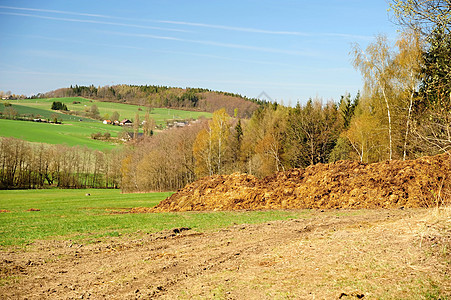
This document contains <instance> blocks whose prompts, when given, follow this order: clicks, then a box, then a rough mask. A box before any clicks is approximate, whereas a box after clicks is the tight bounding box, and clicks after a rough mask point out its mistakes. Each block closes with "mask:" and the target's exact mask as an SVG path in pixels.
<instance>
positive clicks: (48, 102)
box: [0, 97, 212, 125]
mask: <svg viewBox="0 0 451 300" xmlns="http://www.w3.org/2000/svg"><path fill="white" fill-rule="evenodd" d="M53 101H59V102H62V103H64V104H66V106H67V108H68V109H69V110H70V111H78V112H83V111H84V109H85V107H88V108H89V107H91V106H92V105H93V104H95V105H97V107H98V109H99V113H100V116H101V117H103V116H105V115H106V114H108V115H109V116H111V115H112V114H113V112H115V111H117V112H118V113H119V115H120V119H121V120H122V119H134V118H135V115H136V113H138V114H139V118H140V120H144V117H145V114H146V109H147V108H146V107H145V106H138V105H129V104H122V103H113V102H101V101H97V100H90V99H86V98H81V97H67V98H50V99H25V100H12V101H10V103H11V104H13V106H14V108H16V107H19V106H23V107H26V109H24V111H25V112H24V113H28V112H27V110H28V111H29V113H33V111H32V109H37V110H40V111H48V112H50V114H52V113H53V111H52V110H51V109H50V107H51V106H52V102H53ZM74 101H76V102H80V103H79V104H73V102H74ZM0 109H1V108H0ZM211 115H212V114H211V113H207V112H198V111H184V110H176V109H168V108H154V109H152V111H151V112H150V117H151V118H153V119H154V120H155V122H156V123H157V124H159V125H165V124H166V120H170V119H190V118H192V119H198V118H199V117H200V116H204V117H207V118H210V117H211ZM68 117H71V118H76V119H79V118H78V117H76V116H68Z"/></svg>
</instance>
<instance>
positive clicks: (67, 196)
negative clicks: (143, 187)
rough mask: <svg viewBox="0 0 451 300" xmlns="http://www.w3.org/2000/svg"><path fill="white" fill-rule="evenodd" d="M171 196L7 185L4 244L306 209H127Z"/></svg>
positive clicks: (295, 214) (219, 223)
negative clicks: (198, 210) (142, 212)
mask: <svg viewBox="0 0 451 300" xmlns="http://www.w3.org/2000/svg"><path fill="white" fill-rule="evenodd" d="M86 194H90V196H86ZM169 195H171V193H169V192H162V193H138V194H122V193H121V191H120V190H105V189H103V190H100V189H87V190H61V189H60V190H58V189H50V190H9V191H6V190H3V191H0V210H1V211H6V212H1V213H0V224H1V226H0V246H1V247H4V246H24V245H26V244H29V243H32V242H33V241H35V240H43V239H44V240H45V239H56V240H61V239H71V240H82V241H85V242H89V241H90V240H92V239H99V238H102V237H111V236H120V235H124V234H134V233H137V232H141V233H142V232H144V233H146V232H158V231H162V230H165V229H172V228H177V227H189V228H192V229H194V230H198V231H207V230H213V229H218V228H223V227H227V226H231V225H233V224H242V223H261V222H266V221H270V220H284V219H290V218H299V217H301V216H302V215H304V214H305V213H306V212H302V211H243V212H218V211H217V212H202V213H199V212H184V213H158V214H157V213H144V214H131V213H127V211H129V210H130V208H133V207H153V206H155V205H156V204H158V203H159V202H160V201H161V200H163V199H165V198H166V197H168V196H169ZM32 209H34V210H35V211H33V210H32ZM30 210H31V211H30ZM36 210H39V211H36Z"/></svg>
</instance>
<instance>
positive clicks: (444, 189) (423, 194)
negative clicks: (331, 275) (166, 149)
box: [136, 154, 451, 212]
mask: <svg viewBox="0 0 451 300" xmlns="http://www.w3.org/2000/svg"><path fill="white" fill-rule="evenodd" d="M450 199H451V155H450V154H442V155H437V156H433V157H422V158H419V159H416V160H411V161H386V162H380V163H374V164H364V163H359V162H355V161H339V162H336V163H331V164H317V165H313V166H310V167H308V168H306V169H293V170H289V171H285V172H278V173H276V174H274V175H273V176H269V177H265V178H263V179H261V180H260V179H258V178H256V177H254V176H251V175H246V174H238V173H236V174H232V175H216V176H211V177H206V178H203V179H200V180H198V181H196V182H194V183H192V184H189V185H187V186H186V187H185V188H184V189H182V190H179V191H178V192H177V193H175V194H173V195H172V196H171V197H169V198H167V199H166V200H164V201H162V202H161V203H160V204H158V205H157V206H156V207H155V209H153V210H152V211H156V212H169V211H191V210H192V211H202V210H240V209H299V208H402V207H415V208H416V207H431V206H438V205H442V204H445V203H444V202H446V201H448V202H449V200H450ZM136 210H137V211H139V209H136Z"/></svg>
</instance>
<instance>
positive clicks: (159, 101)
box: [33, 84, 266, 118]
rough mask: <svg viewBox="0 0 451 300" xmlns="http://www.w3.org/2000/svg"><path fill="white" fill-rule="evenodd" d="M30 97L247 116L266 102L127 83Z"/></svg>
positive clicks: (203, 91) (61, 90) (76, 86)
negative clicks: (223, 109) (222, 110)
mask: <svg viewBox="0 0 451 300" xmlns="http://www.w3.org/2000/svg"><path fill="white" fill-rule="evenodd" d="M33 97H34V98H60V97H85V98H89V99H96V100H100V101H107V102H119V103H128V104H134V105H142V106H147V107H149V108H155V107H159V108H162V107H165V108H177V109H185V110H196V111H206V112H214V111H216V110H218V109H221V108H225V109H226V111H227V112H228V113H229V114H230V115H233V114H235V111H236V113H238V116H239V117H241V118H249V117H250V116H251V115H252V113H253V112H254V111H255V110H256V109H257V108H258V106H260V105H263V104H265V103H266V102H265V101H263V100H260V99H255V98H247V97H244V96H241V95H239V94H234V93H228V92H221V91H212V90H209V89H203V88H189V87H187V88H184V89H183V88H176V87H167V86H157V85H127V84H118V85H112V86H103V87H100V86H98V87H95V86H94V85H90V86H78V85H75V86H70V87H69V88H61V89H58V90H54V91H51V92H47V93H44V94H38V95H35V96H33Z"/></svg>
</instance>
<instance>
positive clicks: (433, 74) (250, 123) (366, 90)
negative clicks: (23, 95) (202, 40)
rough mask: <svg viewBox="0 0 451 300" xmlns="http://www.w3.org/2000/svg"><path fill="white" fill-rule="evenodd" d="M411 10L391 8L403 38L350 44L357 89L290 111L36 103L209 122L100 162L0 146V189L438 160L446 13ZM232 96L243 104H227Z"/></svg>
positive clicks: (192, 101) (223, 101)
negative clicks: (201, 115) (206, 113)
mask: <svg viewBox="0 0 451 300" xmlns="http://www.w3.org/2000/svg"><path fill="white" fill-rule="evenodd" d="M422 3H423V2H417V1H402V0H394V1H392V2H391V9H392V11H393V14H394V15H395V17H396V20H397V22H398V23H399V25H400V28H401V29H402V32H401V33H400V35H399V38H398V39H397V40H396V41H395V42H391V41H390V40H388V39H387V38H386V37H385V36H384V35H379V36H377V37H376V38H375V39H374V41H372V42H371V43H370V44H369V45H368V46H367V47H365V49H362V48H361V47H360V45H358V44H354V45H353V47H352V50H351V52H350V56H351V60H352V64H353V66H354V67H355V69H356V70H358V71H359V72H360V73H361V75H362V78H363V81H364V86H363V88H362V91H361V92H360V93H358V94H356V95H350V94H348V93H345V94H344V95H343V96H341V99H340V100H339V101H338V102H334V101H323V100H322V99H321V98H314V99H309V100H308V101H307V102H306V103H305V104H300V103H298V104H297V105H296V106H295V107H289V106H284V105H281V104H278V103H268V102H262V101H257V100H255V99H254V100H252V101H250V99H245V98H244V97H241V96H239V95H233V94H227V93H221V92H211V91H209V90H204V89H188V88H187V89H177V88H168V87H160V86H131V85H117V86H111V87H109V86H106V87H98V88H96V87H94V86H90V87H82V86H75V87H70V88H65V89H60V90H56V91H53V92H50V93H48V94H44V95H39V96H45V97H50V96H51V97H58V96H59V97H63V96H64V97H66V96H83V97H92V98H95V99H101V100H104V101H107V100H108V101H122V102H128V103H134V104H140V105H146V106H148V107H150V108H152V107H161V106H168V107H182V108H187V109H205V107H207V106H208V108H209V109H211V110H212V111H214V113H213V117H212V119H211V120H206V121H204V122H199V123H197V124H193V125H191V126H187V127H185V128H179V129H172V130H167V131H164V132H161V133H158V134H156V135H153V136H151V137H146V138H143V139H140V140H134V141H132V143H131V144H130V145H129V146H128V147H126V148H125V149H122V150H118V151H115V152H110V153H104V152H99V151H90V150H86V149H83V148H79V147H75V148H69V147H67V148H64V146H36V145H31V144H28V143H25V142H23V141H19V140H14V139H2V140H1V141H0V148H1V151H0V163H1V168H0V178H2V182H1V188H36V187H43V186H45V185H56V186H58V187H106V188H107V187H119V186H120V187H121V189H122V190H123V191H124V192H141V191H174V190H177V189H179V188H182V187H183V186H185V185H186V184H187V183H190V182H192V181H194V180H196V179H198V178H201V177H204V176H210V175H213V174H231V173H234V172H243V173H248V174H252V175H255V176H258V177H264V176H268V175H271V174H273V173H274V172H277V171H284V170H287V169H290V168H298V167H303V168H304V167H308V166H310V165H314V164H318V163H331V162H335V161H338V160H356V161H360V162H363V163H372V162H379V161H385V160H407V159H415V158H418V157H421V156H426V155H435V154H438V153H446V152H448V153H449V151H450V149H451V33H450V27H451V26H450V24H451V22H450V20H449V18H450V17H449V12H447V11H448V10H447V7H448V8H449V6H447V5H449V3H448V4H447V3H446V1H437V3H438V4H437V5H436V6H433V7H431V6H423V4H422ZM207 94H208V95H209V96H208V97H210V99H211V98H212V96H211V95H216V96H221V97H216V98H214V99H215V100H214V101H213V102H208V101H205V99H206V98H205V97H206V96H205V95H207ZM224 96H226V97H229V98H224ZM232 98H233V99H237V98H239V99H241V100H243V101H240V102H239V104H238V102H233V101H232V100H230V99H232ZM229 100H230V101H229ZM202 101H204V102H202ZM211 103H213V104H211ZM243 103H245V104H243ZM218 105H219V106H218ZM221 106H223V107H221Z"/></svg>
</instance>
